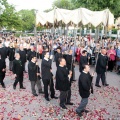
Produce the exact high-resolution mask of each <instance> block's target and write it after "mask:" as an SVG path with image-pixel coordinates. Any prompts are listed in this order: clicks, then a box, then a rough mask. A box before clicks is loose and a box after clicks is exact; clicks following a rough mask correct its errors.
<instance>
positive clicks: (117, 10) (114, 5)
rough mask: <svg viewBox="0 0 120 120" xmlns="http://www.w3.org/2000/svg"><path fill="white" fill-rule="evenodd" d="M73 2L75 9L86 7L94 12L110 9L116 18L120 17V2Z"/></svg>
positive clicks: (84, 0)
mask: <svg viewBox="0 0 120 120" xmlns="http://www.w3.org/2000/svg"><path fill="white" fill-rule="evenodd" d="M71 2H72V3H73V4H74V8H79V7H85V8H87V9H90V10H94V11H99V10H104V9H106V8H108V9H110V11H111V12H112V13H113V14H114V16H115V18H117V17H119V16H120V0H72V1H71Z"/></svg>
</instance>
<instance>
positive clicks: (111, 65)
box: [108, 60, 115, 71]
mask: <svg viewBox="0 0 120 120" xmlns="http://www.w3.org/2000/svg"><path fill="white" fill-rule="evenodd" d="M114 63H115V62H114V61H112V60H111V61H108V70H111V71H112V70H113V68H114Z"/></svg>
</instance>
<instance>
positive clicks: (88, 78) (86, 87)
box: [76, 64, 94, 117]
mask: <svg viewBox="0 0 120 120" xmlns="http://www.w3.org/2000/svg"><path fill="white" fill-rule="evenodd" d="M89 71H90V67H89V65H87V64H86V65H83V71H82V73H81V74H80V77H79V82H78V87H79V94H80V96H81V98H82V100H81V103H80V105H79V107H78V108H77V109H76V113H77V114H78V115H79V116H80V117H81V116H82V113H83V112H85V113H88V112H89V111H88V110H86V109H85V108H86V105H87V104H88V97H89V95H90V93H93V87H92V78H93V76H94V73H93V74H92V75H90V73H89Z"/></svg>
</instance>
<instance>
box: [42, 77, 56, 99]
mask: <svg viewBox="0 0 120 120" xmlns="http://www.w3.org/2000/svg"><path fill="white" fill-rule="evenodd" d="M43 84H44V93H45V98H48V97H49V95H48V86H50V92H51V98H52V97H54V95H55V90H54V83H53V79H43Z"/></svg>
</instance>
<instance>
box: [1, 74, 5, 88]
mask: <svg viewBox="0 0 120 120" xmlns="http://www.w3.org/2000/svg"><path fill="white" fill-rule="evenodd" d="M4 78H5V75H0V83H1V85H2V87H4V86H5V84H4V82H3V80H4Z"/></svg>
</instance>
